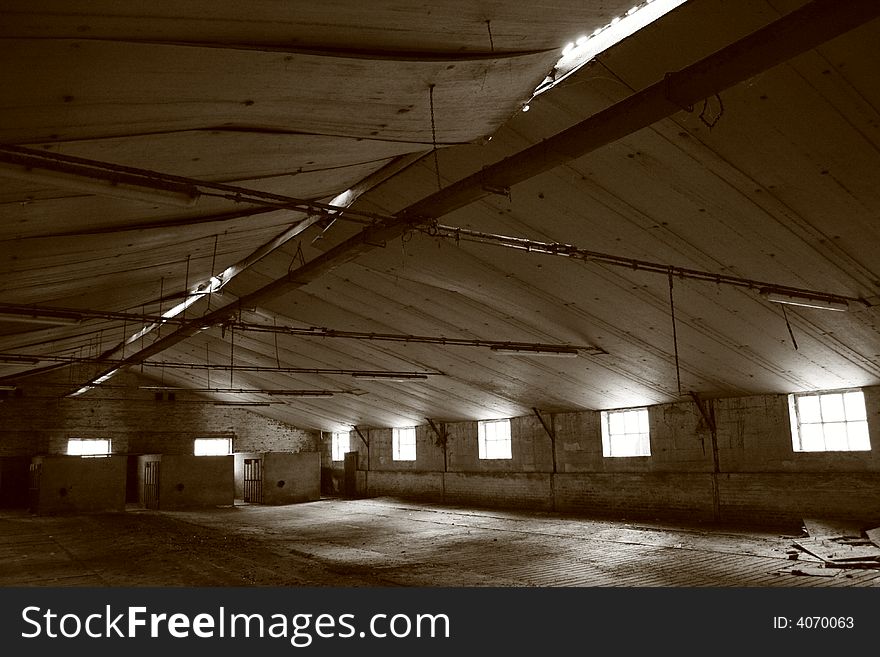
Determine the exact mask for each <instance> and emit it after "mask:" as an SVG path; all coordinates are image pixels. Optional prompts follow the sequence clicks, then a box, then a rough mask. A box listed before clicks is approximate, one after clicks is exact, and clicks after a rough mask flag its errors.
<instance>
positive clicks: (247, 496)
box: [244, 459, 263, 504]
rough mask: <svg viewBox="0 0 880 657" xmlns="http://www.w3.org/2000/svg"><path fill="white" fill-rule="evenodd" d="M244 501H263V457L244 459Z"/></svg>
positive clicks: (255, 502) (258, 502) (252, 502)
mask: <svg viewBox="0 0 880 657" xmlns="http://www.w3.org/2000/svg"><path fill="white" fill-rule="evenodd" d="M244 501H245V502H250V503H251V504H262V503H263V459H245V460H244Z"/></svg>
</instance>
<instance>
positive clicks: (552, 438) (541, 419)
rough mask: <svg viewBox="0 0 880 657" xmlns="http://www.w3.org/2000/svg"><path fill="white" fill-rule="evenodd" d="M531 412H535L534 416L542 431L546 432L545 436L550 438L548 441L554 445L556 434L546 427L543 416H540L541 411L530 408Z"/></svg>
mask: <svg viewBox="0 0 880 657" xmlns="http://www.w3.org/2000/svg"><path fill="white" fill-rule="evenodd" d="M532 410H533V411H534V412H535V416H536V417H537V418H538V421H539V422H540V423H541V426H542V427H544V431H546V432H547V435H548V436H550V440H552V441H553V443H554V444H556V432H555V431H553V429H551V428H550V427H549V426H547V422H545V421H544V416H542V415H541V411H539V410H538V409H537V408H532Z"/></svg>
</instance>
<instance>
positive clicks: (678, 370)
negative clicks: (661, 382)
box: [668, 269, 681, 396]
mask: <svg viewBox="0 0 880 657" xmlns="http://www.w3.org/2000/svg"><path fill="white" fill-rule="evenodd" d="M668 276H669V309H670V310H671V311H672V344H673V345H674V347H675V380H676V382H677V384H678V394H679V396H681V367H680V365H679V361H678V332H677V330H676V327H675V298H674V296H673V294H672V287H673V283H672V269H670V270H669V274H668Z"/></svg>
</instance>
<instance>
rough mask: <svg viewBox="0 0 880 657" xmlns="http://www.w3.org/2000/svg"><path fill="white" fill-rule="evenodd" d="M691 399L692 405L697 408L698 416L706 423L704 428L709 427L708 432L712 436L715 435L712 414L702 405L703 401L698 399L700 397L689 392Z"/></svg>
mask: <svg viewBox="0 0 880 657" xmlns="http://www.w3.org/2000/svg"><path fill="white" fill-rule="evenodd" d="M688 394H689V395H690V396H691V399H693V400H694V403H695V404H696V405H697V408H699V409H700V415H702V416H703V419H704V420H705V421H706V426H708V427H709V431H711V432H712V434H713V435H714V434H715V433H716V429H715V417H714V415H713V414H712V413H710V412H709V409H708V408H706V405H705V404H704V403H703V400H702V399H700V395H699V394H697V393H696V392H693V391H691V392H689V393H688Z"/></svg>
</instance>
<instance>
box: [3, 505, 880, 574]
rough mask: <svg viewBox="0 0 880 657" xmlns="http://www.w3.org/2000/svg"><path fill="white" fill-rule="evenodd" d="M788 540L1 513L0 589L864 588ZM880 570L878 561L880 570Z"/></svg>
mask: <svg viewBox="0 0 880 657" xmlns="http://www.w3.org/2000/svg"><path fill="white" fill-rule="evenodd" d="M795 538H796V537H795V536H794V535H793V534H792V533H787V534H786V533H782V532H780V531H769V530H767V529H764V530H753V529H749V530H746V529H743V528H729V527H728V528H710V527H705V526H703V527H683V526H674V525H668V524H658V523H639V524H634V523H624V522H612V521H606V520H590V519H584V518H573V517H569V516H559V515H555V514H550V513H541V512H521V511H506V510H478V509H465V508H459V507H451V506H441V505H436V504H419V503H414V502H409V501H406V502H404V501H400V500H395V499H390V498H380V499H365V500H338V499H325V500H320V501H318V502H312V503H307V504H297V505H291V506H282V507H265V506H252V505H244V506H234V507H221V508H216V509H210V510H206V511H187V512H157V511H147V510H144V509H135V508H132V509H130V510H129V511H127V512H126V513H123V514H82V515H77V516H49V517H38V516H33V515H31V514H29V513H27V512H26V511H5V512H0V586H160V587H164V586H425V587H436V586H444V587H447V586H452V587H460V586H464V587H472V586H501V587H528V586H537V587H559V586H575V587H577V586H614V587H635V586H662V587H680V586H698V587H730V586H737V587H739V586H744V587H775V586H783V587H800V586H806V587H829V586H831V587H854V586H859V587H865V586H878V585H880V567H878V568H868V569H866V568H859V569H853V568H846V569H838V568H833V569H827V570H826V571H825V574H826V575H827V574H828V573H833V575H832V576H819V575H818V574H814V575H803V574H797V572H798V571H802V570H807V571H812V570H813V569H815V567H816V566H817V565H818V560H817V559H815V558H813V557H810V556H809V555H807V554H806V553H803V552H802V553H800V556H799V558H798V559H797V560H796V561H792V560H791V559H789V555H788V554H787V552H788V551H790V550H792V541H793V540H795ZM878 566H880V563H878Z"/></svg>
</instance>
